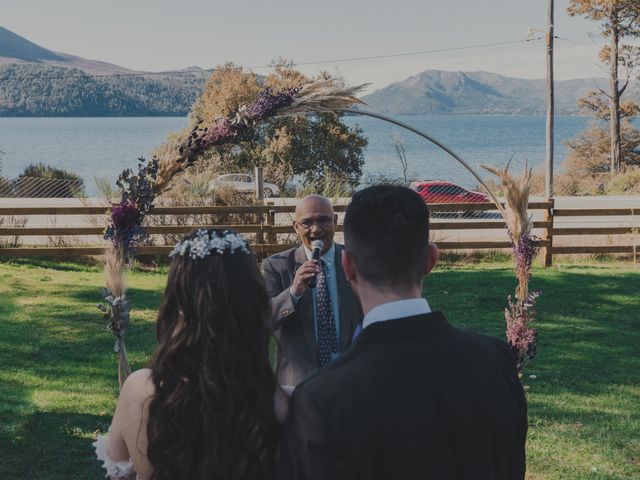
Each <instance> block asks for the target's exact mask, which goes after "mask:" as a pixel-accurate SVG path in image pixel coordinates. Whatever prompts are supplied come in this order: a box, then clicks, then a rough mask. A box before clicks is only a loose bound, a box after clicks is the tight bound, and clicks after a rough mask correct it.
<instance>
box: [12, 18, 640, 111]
mask: <svg viewBox="0 0 640 480" xmlns="http://www.w3.org/2000/svg"><path fill="white" fill-rule="evenodd" d="M209 75H210V71H206V70H202V69H200V68H198V67H189V68H187V69H184V70H181V71H178V72H166V73H162V72H159V73H157V72H142V71H135V70H130V69H127V68H124V67H120V66H118V65H114V64H111V63H106V62H100V61H97V60H88V59H85V58H81V57H77V56H73V55H68V54H65V53H58V52H54V51H52V50H48V49H46V48H43V47H41V46H39V45H36V44H35V43H33V42H30V41H29V40H27V39H25V38H23V37H21V36H19V35H17V34H15V33H13V32H11V31H9V30H7V29H6V28H2V27H0V116H5V117H6V116H154V115H186V114H187V113H188V112H189V110H190V108H191V105H192V103H193V101H194V100H195V99H196V98H197V96H198V95H199V94H200V93H201V92H202V89H203V88H204V84H205V82H206V79H207V77H208V76H209ZM595 84H598V85H601V86H606V80H605V79H576V80H565V81H557V82H555V102H556V105H555V109H556V110H555V111H556V114H558V115H573V114H579V113H580V112H579V111H578V107H577V100H578V98H580V97H582V96H584V95H585V94H586V93H587V92H588V91H590V90H593V89H594V88H595ZM545 88H546V80H544V79H540V80H528V79H520V78H512V77H506V76H504V75H498V74H496V73H489V72H449V71H440V70H426V71H424V72H421V73H419V74H417V75H414V76H412V77H409V78H407V79H405V80H402V81H399V82H396V83H393V84H391V85H389V86H387V87H384V88H381V89H379V90H376V91H374V92H373V93H371V94H369V95H365V96H364V97H362V100H363V101H364V102H366V103H367V105H368V106H367V108H368V109H370V110H372V111H375V112H379V113H387V114H392V115H402V114H406V115H428V114H451V115H456V114H458V115H462V114H466V115H469V114H473V115H486V114H489V115H542V114H544V113H545V108H546V107H545ZM625 99H632V100H636V101H640V84H638V83H637V82H636V83H635V84H632V85H630V88H629V89H628V93H627V94H626V95H625Z"/></svg>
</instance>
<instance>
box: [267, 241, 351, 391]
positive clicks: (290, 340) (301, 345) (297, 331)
mask: <svg viewBox="0 0 640 480" xmlns="http://www.w3.org/2000/svg"><path fill="white" fill-rule="evenodd" d="M335 252H336V254H335V267H336V276H337V284H338V315H339V316H340V318H339V324H340V331H339V332H338V335H339V341H340V351H341V352H344V351H345V350H346V349H347V348H348V347H349V346H350V345H351V337H352V336H353V332H354V331H355V328H356V325H357V324H358V323H360V322H361V321H362V308H361V307H360V302H359V301H358V300H357V298H356V297H355V295H354V293H353V290H352V289H351V286H350V285H349V282H347V279H346V277H345V275H344V270H343V269H342V259H341V258H342V246H341V245H338V244H336V249H335ZM306 261H307V256H306V253H305V250H304V247H303V246H299V247H297V248H292V249H290V250H286V251H284V252H281V253H277V254H275V255H273V256H271V257H269V258H267V259H265V261H264V262H263V264H262V274H263V277H264V281H265V284H266V287H267V292H268V293H269V296H270V297H271V319H272V327H273V329H274V330H275V336H276V339H277V340H278V347H279V350H280V357H281V358H280V363H279V366H278V381H279V383H280V384H281V385H297V384H298V383H300V382H301V381H302V380H304V379H305V378H307V377H308V376H309V375H311V374H312V373H314V372H315V371H316V370H317V369H318V346H317V344H316V336H315V332H314V322H313V298H312V291H311V290H310V289H309V290H307V291H306V293H305V294H304V295H303V296H302V297H301V298H300V300H299V301H298V303H297V305H295V306H294V304H293V302H292V299H291V293H290V292H289V287H291V283H292V282H293V277H294V276H295V272H296V270H297V269H298V268H300V266H301V265H302V264H303V263H304V262H306Z"/></svg>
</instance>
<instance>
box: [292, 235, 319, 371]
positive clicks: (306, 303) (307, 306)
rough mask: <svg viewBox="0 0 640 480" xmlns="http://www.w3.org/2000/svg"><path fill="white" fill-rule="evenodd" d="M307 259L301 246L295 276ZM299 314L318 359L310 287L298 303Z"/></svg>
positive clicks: (308, 340)
mask: <svg viewBox="0 0 640 480" xmlns="http://www.w3.org/2000/svg"><path fill="white" fill-rule="evenodd" d="M306 261H307V254H306V252H305V250H304V246H302V245H301V246H299V247H298V248H297V249H296V253H295V268H294V271H293V275H294V276H295V272H296V270H298V268H300V267H301V266H302V264H303V263H304V262H306ZM298 316H299V317H300V320H301V322H300V323H301V324H302V331H303V332H304V338H305V339H306V341H307V347H308V348H309V352H310V353H311V356H312V357H313V359H314V361H315V362H316V363H317V361H318V348H317V346H316V337H315V333H314V331H313V325H314V322H313V298H312V296H311V289H308V290H307V291H306V292H305V293H304V295H302V297H301V298H300V303H299V304H298Z"/></svg>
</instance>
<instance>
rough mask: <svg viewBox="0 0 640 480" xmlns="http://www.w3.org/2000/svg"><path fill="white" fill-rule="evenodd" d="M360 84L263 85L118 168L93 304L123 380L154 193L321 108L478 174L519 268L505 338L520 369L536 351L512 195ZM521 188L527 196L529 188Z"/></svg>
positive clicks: (527, 264) (525, 233)
mask: <svg viewBox="0 0 640 480" xmlns="http://www.w3.org/2000/svg"><path fill="white" fill-rule="evenodd" d="M365 86H366V84H365V85H359V86H355V87H345V86H343V85H342V83H341V82H339V81H336V80H335V79H333V78H321V79H318V80H314V81H311V82H309V83H306V84H304V85H303V86H302V87H300V88H291V89H286V90H281V91H272V90H271V89H269V88H264V89H262V90H260V91H259V92H258V93H257V94H256V96H255V98H254V99H253V100H252V101H251V102H250V103H249V104H248V105H243V106H241V107H239V108H238V109H237V110H236V111H235V112H233V113H232V114H231V115H229V116H228V117H222V118H218V119H216V120H214V121H213V122H211V123H210V124H208V125H202V124H200V125H197V126H196V127H194V128H193V130H192V131H191V133H190V135H189V136H188V137H187V139H186V140H185V141H184V142H182V144H181V145H180V146H179V147H178V148H177V151H175V152H169V153H166V154H164V155H163V156H162V157H161V158H158V157H156V156H154V157H153V158H152V159H151V160H149V161H148V162H147V161H145V159H144V158H142V157H141V158H139V159H138V160H139V165H138V171H137V172H134V171H132V170H131V169H126V170H124V171H123V172H122V173H121V174H120V175H119V177H118V179H117V181H116V185H117V187H118V188H119V190H120V201H119V202H117V203H114V204H112V206H111V209H110V211H109V224H108V226H107V228H106V230H105V235H104V238H105V239H107V240H110V244H109V246H108V248H107V249H106V251H105V273H106V288H105V289H104V290H103V296H104V298H105V304H101V305H98V308H100V310H101V311H102V312H103V318H104V320H106V321H107V329H108V330H111V331H112V332H113V334H114V335H115V337H116V344H115V351H116V352H117V353H118V380H119V383H120V386H122V384H123V383H124V380H125V379H126V377H127V376H128V375H129V374H130V373H131V368H130V366H129V361H128V358H127V353H126V348H125V344H124V334H125V331H126V328H127V326H128V324H129V313H130V310H131V303H130V301H129V299H128V298H127V294H126V291H127V289H126V284H125V273H126V270H127V267H128V266H129V265H130V263H131V261H132V260H133V258H134V257H135V254H136V247H137V246H138V245H139V244H140V242H141V241H143V240H144V239H145V238H146V232H145V230H144V227H143V221H144V218H145V215H146V214H147V213H148V212H149V211H150V210H151V209H152V208H153V202H154V199H155V198H156V197H157V196H158V195H160V194H161V193H162V192H163V191H165V190H166V189H168V188H169V187H170V185H171V182H172V180H173V179H174V177H175V176H176V175H178V174H179V173H181V172H183V171H185V170H186V169H188V168H189V167H190V166H192V165H193V164H194V163H195V161H196V160H197V158H199V156H200V155H201V154H203V153H205V152H206V151H208V150H209V149H211V148H213V147H219V146H222V145H227V144H233V143H237V142H239V141H241V140H243V139H244V138H247V137H248V136H249V135H250V134H251V132H252V130H253V129H254V128H255V126H256V125H258V124H259V123H260V122H263V121H265V120H267V119H269V118H274V117H283V116H294V115H304V114H308V113H320V112H344V113H351V114H357V115H366V116H370V117H374V118H377V119H379V120H383V121H386V122H389V123H392V124H394V125H397V126H399V127H401V128H404V129H406V130H408V131H410V132H412V133H415V134H417V135H419V136H420V137H422V138H424V139H426V140H428V141H429V142H431V143H433V144H435V145H436V146H438V147H439V148H441V149H442V150H444V151H445V152H446V153H448V154H449V155H450V156H451V157H452V158H454V159H455V160H456V161H458V162H459V163H460V164H462V166H463V167H464V168H465V169H467V170H468V171H469V172H470V173H471V174H472V175H473V176H474V177H475V179H476V180H477V181H478V182H479V184H480V185H481V186H482V188H484V189H485V190H486V192H487V193H488V194H489V196H490V197H491V199H492V200H493V202H494V203H495V205H496V208H497V209H498V210H499V211H500V213H501V214H502V216H503V217H504V218H505V219H506V220H507V223H508V228H509V232H510V238H511V240H512V244H513V247H514V251H515V252H516V256H515V260H516V275H517V277H518V280H519V283H520V285H519V289H518V291H517V294H516V300H515V302H512V300H511V297H509V307H508V308H507V310H506V313H505V316H506V319H507V339H508V341H509V343H510V345H511V346H512V348H514V350H516V352H517V353H518V357H519V360H518V368H519V369H522V367H523V366H524V363H525V362H526V361H527V360H528V359H529V358H531V357H532V356H533V355H535V337H536V332H535V330H533V329H531V328H530V327H529V323H530V322H531V321H533V319H534V318H533V317H534V310H533V309H532V305H533V304H535V298H536V297H537V295H538V293H537V292H533V293H529V292H528V279H529V277H530V274H531V273H530V270H531V261H532V259H533V256H534V255H535V251H536V250H535V246H534V244H533V237H532V236H531V235H530V225H529V226H528V227H529V228H528V229H526V228H525V229H522V228H519V226H518V225H510V224H509V219H512V220H513V219H514V218H516V217H517V216H516V215H513V210H514V205H512V203H511V202H510V201H509V198H510V197H509V195H507V207H508V211H507V210H505V209H504V208H503V206H502V204H501V203H500V202H499V201H498V199H497V198H496V196H495V194H494V193H493V192H492V191H491V189H490V188H489V187H488V186H487V185H486V184H485V183H484V181H483V180H482V179H481V178H480V176H478V174H477V173H476V172H475V171H474V170H473V169H472V168H471V167H470V166H469V164H468V163H467V162H466V161H464V160H463V159H462V158H461V157H460V156H459V155H457V154H456V153H455V152H454V151H453V150H451V149H450V148H449V147H447V146H445V145H444V144H442V143H441V142H439V141H438V140H436V139H435V138H433V137H431V136H430V135H428V134H427V133H425V132H422V131H421V130H418V129H416V128H414V127H412V126H410V125H408V124H405V123H403V122H400V121H397V120H395V119H393V118H390V117H387V116H384V115H381V114H378V113H374V112H369V111H366V110H361V109H355V108H352V106H353V105H355V104H363V102H362V101H361V100H359V99H358V98H357V97H356V94H357V93H359V92H360V91H361V90H362V89H363V88H364V87H365ZM507 169H508V166H507V168H505V169H504V170H503V171H493V173H496V174H497V175H498V176H500V177H501V179H502V181H503V186H504V185H506V182H505V180H508V179H509V178H511V177H510V175H509V174H508V172H507ZM527 173H530V172H527V171H525V174H524V175H523V177H524V176H526V174H527ZM522 193H525V192H522ZM526 194H527V197H528V191H527V192H526ZM525 204H526V202H525ZM514 232H518V235H515V236H514V235H513V233H514ZM523 250H528V251H529V253H530V254H529V256H528V257H525V256H522V255H520V256H519V255H518V252H519V251H523ZM528 305H529V306H528Z"/></svg>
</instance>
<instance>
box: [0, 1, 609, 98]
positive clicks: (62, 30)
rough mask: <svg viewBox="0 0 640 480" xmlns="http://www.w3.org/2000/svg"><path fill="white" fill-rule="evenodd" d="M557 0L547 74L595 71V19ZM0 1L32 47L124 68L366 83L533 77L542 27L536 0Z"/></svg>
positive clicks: (9, 22) (543, 6)
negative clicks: (220, 70) (321, 75)
mask: <svg viewBox="0 0 640 480" xmlns="http://www.w3.org/2000/svg"><path fill="white" fill-rule="evenodd" d="M568 3H569V1H568V0H563V1H560V0H556V1H555V29H556V32H555V33H556V35H557V36H559V37H560V38H559V39H557V40H556V44H555V77H556V79H557V80H566V79H571V78H585V77H586V78H589V77H604V76H605V75H606V73H605V72H604V71H603V70H602V67H601V66H599V65H598V63H597V52H598V50H599V48H600V46H601V45H602V44H603V39H602V38H601V37H599V28H598V25H597V24H596V23H594V22H591V21H589V20H586V19H584V18H582V17H569V16H568V15H567V13H566V8H567V5H568ZM0 11H1V12H2V15H1V16H0V26H3V27H5V28H7V29H9V30H11V31H13V32H14V33H17V34H18V35H21V36H23V37H25V38H27V39H28V40H30V41H32V42H34V43H37V44H38V45H40V46H43V47H45V48H48V49H50V50H54V51H57V52H62V53H68V54H72V55H77V56H80V57H84V58H89V59H93V60H101V61H106V62H109V63H114V64H116V65H120V66H123V67H127V68H130V69H133V70H145V71H162V70H174V69H181V68H185V67H188V66H194V65H197V66H199V67H202V68H212V67H214V66H216V65H220V64H223V63H225V62H228V61H232V62H234V63H235V64H237V65H242V66H244V67H250V68H252V69H253V70H254V71H255V72H256V73H267V72H268V67H267V66H268V65H269V64H270V63H271V62H272V61H273V60H274V59H277V58H286V59H288V60H292V61H293V62H295V63H298V64H300V65H299V66H298V68H299V69H300V70H302V71H303V72H304V73H306V74H308V75H314V74H316V73H318V72H319V71H322V70H326V71H328V72H330V73H332V74H339V75H342V76H343V77H344V78H345V80H346V81H347V82H348V83H349V84H361V83H371V87H370V88H369V91H371V90H373V89H376V88H381V87H384V86H386V85H388V84H390V83H392V82H395V81H399V80H403V79H405V78H407V77H409V76H411V75H415V74H417V73H419V72H421V71H424V70H429V69H438V70H454V71H455V70H464V71H478V70H483V71H489V72H494V73H499V74H503V75H508V76H513V77H519V78H544V77H545V45H544V41H543V40H532V41H529V42H526V41H525V40H526V39H527V30H528V29H529V28H530V27H533V28H534V32H533V36H534V38H538V37H542V36H544V34H543V33H540V32H539V31H537V30H545V29H546V24H547V1H546V0H483V1H474V0H446V1H433V0H393V1H392V0H386V1H379V0H366V1H361V0H341V1H336V0H323V1H313V2H310V1H307V0H296V1H293V0H269V1H265V0H262V1H259V0H233V1H227V2H220V1H217V0H208V1H206V0H180V1H178V0H173V1H169V0H153V1H149V0H108V1H104V0H102V1H96V0H56V1H51V0H20V1H19V2H18V1H17V0H0ZM535 29H537V30H535ZM503 42H504V43H506V42H513V43H508V44H504V45H495V44H499V43H503ZM479 45H485V46H483V47H479V48H466V47H475V46H479ZM486 45H488V46H486ZM414 52H424V53H420V54H415V55H403V56H399V57H387V58H369V59H364V60H356V61H344V62H338V61H336V60H342V59H353V58H362V57H372V56H385V55H394V54H410V53H414ZM325 61H326V62H325ZM308 62H324V63H314V64H312V65H302V64H304V63H308Z"/></svg>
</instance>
